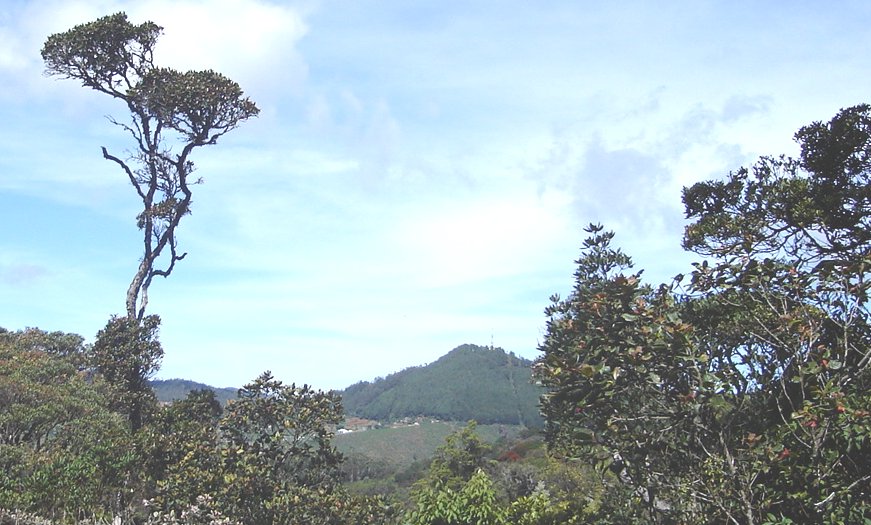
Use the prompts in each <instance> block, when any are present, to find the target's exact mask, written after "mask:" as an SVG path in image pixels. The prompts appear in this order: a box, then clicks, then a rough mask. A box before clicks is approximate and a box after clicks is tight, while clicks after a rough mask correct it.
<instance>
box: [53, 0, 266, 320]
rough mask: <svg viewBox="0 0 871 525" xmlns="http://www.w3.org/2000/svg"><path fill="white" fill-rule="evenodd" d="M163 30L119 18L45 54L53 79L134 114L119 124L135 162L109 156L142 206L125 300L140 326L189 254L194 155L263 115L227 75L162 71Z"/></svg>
mask: <svg viewBox="0 0 871 525" xmlns="http://www.w3.org/2000/svg"><path fill="white" fill-rule="evenodd" d="M162 31H163V29H162V28H161V27H160V26H158V25H157V24H155V23H153V22H145V23H143V24H140V25H133V24H131V23H130V22H129V21H128V20H127V15H126V14H124V13H116V14H114V15H110V16H104V17H102V18H99V19H97V20H95V21H93V22H88V23H86V24H80V25H77V26H75V27H73V28H72V29H70V30H68V31H65V32H63V33H57V34H54V35H51V36H49V37H48V39H47V40H46V42H45V44H44V46H43V48H42V58H43V60H44V62H45V66H46V71H47V72H48V73H49V74H52V75H58V76H60V77H62V78H69V79H74V80H79V81H81V83H82V85H83V86H84V87H87V88H90V89H94V90H96V91H98V92H101V93H104V94H106V95H109V96H111V97H113V98H116V99H119V100H120V101H122V102H124V104H125V106H126V107H127V109H128V110H129V111H130V117H131V123H130V124H123V123H120V122H117V121H114V120H113V123H115V124H117V125H118V126H120V127H121V128H122V129H124V130H125V132H127V133H129V134H130V136H132V137H133V139H134V141H135V147H134V148H133V150H132V153H130V158H129V159H127V160H122V159H121V158H119V157H118V156H115V155H112V154H110V153H109V152H108V151H107V150H106V148H103V157H104V158H105V159H107V160H110V161H112V162H114V163H116V164H117V165H118V166H119V167H120V168H121V169H122V170H123V171H124V173H125V175H126V176H127V178H128V180H129V182H130V184H131V185H132V186H133V188H134V189H135V190H136V193H137V195H138V196H139V198H140V200H141V201H142V211H141V212H140V213H139V214H138V215H137V217H136V220H137V226H138V227H139V228H140V230H142V235H143V241H144V242H143V246H144V252H143V254H142V259H141V262H140V264H139V267H138V268H137V270H136V273H135V274H134V276H133V279H132V281H131V283H130V287H129V288H128V290H127V298H126V309H127V317H129V318H131V319H134V318H135V319H139V320H142V319H143V318H144V316H145V308H146V306H147V304H148V288H149V286H150V285H151V281H152V279H153V278H154V277H156V276H161V277H167V276H169V275H170V274H171V273H172V271H173V269H174V268H175V264H176V263H177V262H178V261H181V260H182V259H184V257H185V255H186V254H184V253H178V244H177V240H176V235H175V231H176V228H177V227H178V225H179V222H180V221H181V218H182V217H184V216H185V215H187V214H189V213H190V209H191V202H192V192H191V186H192V185H194V184H197V183H199V182H201V181H200V180H197V179H191V178H190V176H191V174H192V173H193V171H194V164H193V162H192V161H191V160H190V155H191V153H192V152H193V150H194V149H195V148H198V147H201V146H206V145H212V144H216V143H217V140H218V139H219V138H220V137H221V136H223V135H224V134H226V133H228V132H229V131H231V130H233V129H235V128H236V127H238V126H239V124H241V123H242V122H244V121H245V120H247V119H249V118H251V117H254V116H256V115H257V114H258V112H259V110H258V109H257V106H256V105H255V104H254V103H253V102H251V101H250V100H249V99H247V98H245V97H244V96H243V93H242V89H241V88H240V87H239V85H238V84H237V83H236V82H234V81H232V80H230V79H228V78H227V77H225V76H223V75H221V74H220V73H216V72H215V71H211V70H208V71H187V72H179V71H175V70H173V69H169V68H162V67H157V66H155V64H154V62H153V59H154V54H153V50H154V46H155V45H156V43H157V38H158V37H159V36H160V34H161V32H162ZM174 146H177V147H178V148H179V149H176V150H175V151H174ZM167 255H168V257H164V259H163V260H165V264H164V265H163V266H162V267H159V266H158V261H159V260H161V257H163V256H167ZM167 259H168V260H167Z"/></svg>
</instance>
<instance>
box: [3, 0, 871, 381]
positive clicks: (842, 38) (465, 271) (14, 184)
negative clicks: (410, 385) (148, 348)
mask: <svg viewBox="0 0 871 525" xmlns="http://www.w3.org/2000/svg"><path fill="white" fill-rule="evenodd" d="M122 10H123V11H126V12H127V13H128V16H129V17H130V19H131V21H133V22H135V23H140V22H143V21H145V20H152V21H154V22H156V23H157V24H159V25H161V26H163V27H164V28H165V30H164V35H163V36H162V37H161V40H160V41H159V42H158V45H157V51H156V60H157V61H158V62H159V63H160V64H161V65H166V66H171V67H176V68H178V69H215V70H218V71H220V72H222V73H224V74H225V75H227V76H229V77H230V78H233V79H234V80H236V81H237V82H239V83H240V85H241V86H242V88H243V89H244V90H245V92H246V93H247V94H248V95H249V96H250V97H251V98H252V99H253V100H255V101H256V102H257V104H258V105H259V107H260V108H261V110H262V112H261V115H260V116H259V117H258V118H257V119H254V120H252V121H249V122H247V123H245V124H244V125H243V126H242V127H241V128H239V129H238V130H236V131H234V132H232V133H231V134H229V135H227V136H225V137H224V138H223V140H222V142H220V143H219V144H218V145H217V146H215V147H212V148H208V149H201V150H199V151H198V152H197V153H196V156H195V157H194V161H195V162H196V164H197V166H198V170H199V171H198V174H199V175H201V176H202V177H203V178H204V180H205V183H204V184H203V185H201V186H198V187H196V190H195V194H194V207H193V214H192V215H191V216H189V217H186V218H185V220H184V221H183V222H182V225H181V228H180V230H179V232H178V233H179V242H180V245H181V248H182V249H183V250H185V251H187V252H188V253H189V255H188V257H187V258H186V259H185V260H184V261H182V262H181V263H179V265H178V266H177V268H176V270H175V272H174V273H173V275H172V276H171V277H170V278H169V279H166V280H159V281H156V282H155V283H154V284H153V285H152V287H151V290H150V302H149V309H150V311H151V313H157V314H160V315H161V317H162V318H163V324H162V329H161V340H162V342H163V344H164V349H165V351H166V357H165V358H164V362H163V368H162V370H161V372H160V374H159V376H160V377H164V378H169V377H184V378H190V379H195V380H199V381H203V382H207V383H210V384H213V385H216V386H240V385H242V384H244V383H245V382H247V381H248V380H250V379H253V378H254V377H256V376H257V375H258V374H259V373H260V372H262V371H263V370H266V369H269V370H272V371H273V373H274V374H275V375H276V376H277V377H279V378H281V379H282V380H284V381H286V382H296V383H309V384H313V385H315V386H316V387H319V388H343V387H345V386H347V385H349V384H351V383H354V382H356V381H358V380H364V379H372V378H374V377H376V376H383V375H386V374H388V373H391V372H394V371H398V370H400V369H402V368H405V367H408V366H414V365H419V364H424V363H428V362H432V361H434V360H435V359H437V358H438V357H440V356H441V355H443V354H445V353H446V352H448V351H449V350H451V349H452V348H454V347H455V346H458V345H460V344H463V343H476V344H490V342H491V339H492V341H493V342H494V343H495V344H496V345H497V346H501V347H503V348H505V349H506V350H508V351H513V352H515V353H517V354H519V355H522V356H525V357H528V358H534V357H536V355H537V351H536V346H537V344H538V342H539V341H540V339H541V337H542V333H543V330H544V323H545V318H544V316H543V313H542V310H543V309H544V308H545V306H547V304H548V297H549V296H550V295H551V294H553V293H555V292H559V293H563V294H564V293H565V292H567V291H568V290H569V289H570V287H571V284H572V271H573V262H572V261H573V260H574V259H575V258H576V257H577V254H578V250H579V246H580V244H581V241H582V240H583V238H584V234H583V232H582V228H583V226H585V225H586V224H588V223H590V222H602V223H604V224H605V226H606V227H608V228H609V229H613V230H615V231H617V233H618V236H617V242H618V244H620V245H621V246H622V247H623V248H624V249H625V250H626V251H627V252H628V253H629V254H630V255H632V256H633V257H634V259H635V262H636V265H637V266H638V267H639V268H645V269H646V271H645V276H646V277H647V278H648V280H650V281H652V282H661V281H664V280H667V279H668V278H669V277H670V276H672V275H674V274H676V273H679V272H685V271H687V268H688V265H689V262H690V261H692V260H693V258H692V257H691V256H689V255H687V254H684V253H682V252H681V250H680V244H679V243H680V236H681V232H682V228H683V225H684V220H683V213H682V207H681V203H680V190H681V188H682V187H683V186H685V185H688V184H692V183H693V182H696V181H699V180H704V179H709V178H713V177H721V176H724V175H725V174H727V173H728V172H729V171H730V170H734V169H737V168H738V167H740V166H742V165H747V164H749V163H751V162H753V160H754V159H756V158H757V157H758V156H760V155H769V154H775V155H778V154H781V153H783V154H788V155H794V154H796V153H797V146H796V145H795V143H794V142H793V141H792V135H793V133H794V132H795V131H796V130H797V129H798V128H799V127H801V126H802V125H805V124H808V123H810V122H813V121H816V120H827V119H829V118H831V117H832V116H833V115H834V114H835V112H836V111H837V110H838V109H840V108H842V107H847V106H851V105H854V104H858V103H863V102H871V93H869V89H871V88H869V86H871V54H869V53H868V50H869V49H871V31H868V27H871V3H868V2H865V1H855V2H848V1H845V2H832V3H821V2H810V1H807V2H803V1H796V2H749V1H702V0H698V1H681V2H669V1H665V2H642V1H634V2H598V1H578V0H572V1H559V0H556V1H546V2H527V1H511V0H503V1H499V2H496V1H474V0H472V1H469V2H444V1H439V2H436V1H415V2H408V1H393V0H359V1H349V0H346V1H343V2H339V1H332V0H311V1H303V2H279V1H267V0H210V1H201V0H175V1H171V0H137V1H135V2H133V1H98V0H93V1H76V0H45V1H39V0H32V1H22V0H7V1H5V2H3V3H2V6H0V123H2V126H0V221H2V222H0V224H2V226H0V326H3V327H5V328H7V329H21V328H24V327H28V326H36V327H40V328H43V329H47V330H63V331H70V332H77V333H80V334H82V335H84V336H85V337H86V338H87V339H88V340H92V338H93V336H94V334H96V332H97V331H98V330H99V329H100V328H101V327H102V326H104V324H105V322H106V320H107V319H108V317H109V316H110V315H111V314H120V313H121V312H122V311H123V308H124V294H125V292H126V289H127V285H128V283H129V280H130V279H131V277H132V274H133V271H134V270H135V266H136V264H137V261H138V257H139V242H140V241H139V238H138V236H139V232H138V230H137V229H136V226H135V220H134V217H135V215H136V213H137V200H136V196H135V194H134V193H133V191H132V188H130V187H129V186H128V185H127V184H126V183H125V178H124V176H123V174H122V173H121V172H119V171H118V170H117V169H116V168H117V166H115V165H114V164H112V163H110V162H107V161H105V160H103V159H102V157H101V155H100V147H101V146H106V147H107V148H109V149H110V150H112V151H118V152H122V151H123V150H124V149H125V148H126V147H128V146H129V144H128V143H127V141H126V137H125V135H124V133H123V131H122V130H120V129H119V128H117V127H115V126H113V125H112V124H110V123H109V122H108V121H107V120H106V118H105V116H106V115H111V116H114V117H116V118H118V119H119V120H122V119H123V118H124V117H125V111H124V107H123V106H122V105H120V104H119V103H117V102H116V101H113V100H111V99H108V98H107V97H105V96H103V95H100V94H98V93H95V92H92V91H89V90H86V89H84V88H82V87H80V86H79V85H78V84H77V83H76V82H74V81H70V80H59V79H55V78H49V77H46V76H45V75H44V74H43V66H42V63H41V59H40V56H39V50H40V48H41V46H42V43H43V42H44V40H45V38H46V37H47V36H48V35H50V34H52V33H55V32H59V31H64V30H66V29H69V28H71V27H72V26H73V25H75V24H78V23H83V22H87V21H91V20H94V19H96V18H98V17H99V16H102V15H106V14H110V13H113V12H117V11H122Z"/></svg>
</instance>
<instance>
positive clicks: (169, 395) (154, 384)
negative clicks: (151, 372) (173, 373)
mask: <svg viewBox="0 0 871 525" xmlns="http://www.w3.org/2000/svg"><path fill="white" fill-rule="evenodd" d="M150 383H151V388H152V389H154V393H155V395H156V396H157V400H158V401H160V402H162V403H169V402H172V401H178V400H179V399H184V398H185V397H187V395H188V392H191V391H192V390H211V391H213V392H214V393H215V397H216V398H217V399H218V401H219V402H220V403H221V404H222V405H225V404H227V401H229V400H230V399H236V395H237V394H238V392H239V389H238V388H216V387H213V386H209V385H206V384H203V383H197V382H196V381H190V380H188V379H155V380H153V381H150Z"/></svg>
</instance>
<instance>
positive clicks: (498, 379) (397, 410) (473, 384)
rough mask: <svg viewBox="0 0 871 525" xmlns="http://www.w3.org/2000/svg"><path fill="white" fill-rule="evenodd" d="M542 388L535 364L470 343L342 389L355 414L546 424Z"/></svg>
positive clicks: (351, 413)
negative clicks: (536, 380) (427, 361)
mask: <svg viewBox="0 0 871 525" xmlns="http://www.w3.org/2000/svg"><path fill="white" fill-rule="evenodd" d="M542 393H543V390H542V389H541V387H538V386H536V385H534V384H533V383H532V362H531V361H529V360H526V359H523V358H520V357H517V356H515V355H514V354H513V353H511V354H507V353H505V351H504V350H502V349H501V348H492V347H487V346H478V345H472V344H466V345H462V346H459V347H457V348H455V349H453V350H451V351H450V352H449V353H448V354H446V355H444V356H442V357H441V358H440V359H439V360H437V361H436V362H434V363H431V364H429V365H426V366H420V367H412V368H407V369H405V370H403V371H401V372H397V373H395V374H391V375H389V376H387V377H385V378H379V379H376V380H375V381H373V382H368V381H361V382H360V383H357V384H354V385H351V386H349V387H348V388H346V389H345V390H344V391H342V392H340V394H341V395H342V404H343V405H344V407H345V412H346V414H347V415H349V416H356V417H362V418H366V419H376V420H380V421H395V420H398V419H402V418H407V417H421V416H423V417H432V418H436V419H440V420H445V421H468V420H470V419H474V420H476V421H478V422H479V423H481V424H491V423H501V424H512V425H523V426H527V427H535V428H538V427H541V426H542V424H543V420H542V418H541V415H540V414H539V410H538V400H539V396H540V395H541V394H542Z"/></svg>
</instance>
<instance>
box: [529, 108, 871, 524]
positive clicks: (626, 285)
mask: <svg viewBox="0 0 871 525" xmlns="http://www.w3.org/2000/svg"><path fill="white" fill-rule="evenodd" d="M869 124H871V108H869V106H866V105H862V106H856V107H851V108H847V109H844V110H842V111H840V112H839V113H838V114H837V115H836V116H835V117H834V118H833V119H832V120H831V121H829V122H825V123H824V122H815V123H813V124H811V125H809V126H806V127H803V128H802V129H801V130H799V132H798V133H797V134H796V135H795V138H796V140H797V141H798V142H799V144H800V146H801V156H800V158H798V159H791V158H786V157H777V158H774V157H765V158H762V159H760V160H759V162H758V163H757V164H755V165H754V166H753V167H752V168H749V169H747V168H741V169H739V170H738V171H736V172H734V173H731V174H729V176H728V177H726V178H725V179H724V180H713V181H707V182H701V183H698V184H695V185H693V186H692V187H689V188H686V189H685V190H684V196H683V198H684V204H685V207H686V213H687V218H688V219H690V221H691V222H690V223H689V225H688V226H687V228H686V234H685V237H684V246H685V247H686V248H687V249H689V250H691V251H693V252H695V253H697V254H699V255H701V256H703V257H705V258H704V259H703V260H702V261H700V262H699V263H697V264H695V267H694V270H693V271H692V273H691V276H690V278H689V282H688V283H687V282H684V281H685V279H684V278H683V277H682V276H678V277H677V278H676V279H675V281H674V282H673V283H671V284H669V285H662V286H659V287H651V286H649V285H645V284H643V283H642V281H641V272H640V271H636V270H634V269H633V266H632V262H631V259H630V258H629V257H627V256H626V255H624V254H623V253H622V252H621V251H620V250H618V249H614V248H612V247H611V241H612V239H613V234H612V233H608V232H605V231H604V230H603V228H602V227H601V226H598V225H593V226H591V227H590V228H589V229H588V232H589V233H590V234H591V236H590V238H589V239H588V240H587V241H586V242H585V244H584V248H583V250H582V254H581V257H580V258H579V260H578V261H577V263H578V270H577V271H576V273H575V287H574V290H573V291H572V293H571V294H570V295H569V296H568V297H567V298H565V299H561V298H559V297H558V296H555V297H554V298H553V304H552V305H551V306H550V307H548V309H547V311H546V313H547V315H548V324H547V334H546V337H545V340H544V342H543V343H542V345H541V350H542V352H543V355H542V356H541V357H540V359H539V361H538V364H537V374H538V377H539V378H540V380H541V381H542V383H543V384H545V385H546V386H547V387H548V389H549V392H548V393H547V394H546V395H545V396H544V398H543V401H542V403H543V410H544V413H545V417H546V419H547V438H548V442H549V444H550V447H551V449H552V450H553V451H554V452H556V453H559V454H562V455H565V456H568V457H583V458H588V459H591V460H593V461H596V462H597V463H598V464H599V465H600V466H601V467H602V469H603V472H609V473H611V475H612V477H613V478H615V479H619V480H620V482H621V483H623V484H624V485H627V486H629V487H632V491H631V494H632V498H631V499H632V500H634V502H635V504H636V505H638V506H639V507H640V508H644V509H646V510H645V515H644V520H645V521H646V522H655V523H675V522H692V523H723V522H728V523H747V524H751V523H762V522H763V521H767V522H772V523H774V522H777V523H781V522H783V523H845V522H849V523H857V522H861V521H862V520H868V519H871V507H869V505H868V501H871V498H869V495H871V474H869V472H871V464H869V459H868V458H869V457H871V453H869V452H871V451H869V445H871V443H869V439H871V418H869V415H871V414H869V411H868V407H869V406H871V396H869V386H871V371H869V359H871V339H869V338H871V319H869V315H868V314H869V312H868V304H867V289H868V284H867V274H868V270H869V254H871V250H869V248H871V246H869V240H871V230H869V226H871V225H869V223H868V219H867V216H868V214H867V212H868V210H869V205H871V201H869V194H868V189H867V187H868V177H869V160H868V159H869V152H871V135H869V131H871V126H869ZM789 520H791V521H789Z"/></svg>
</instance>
